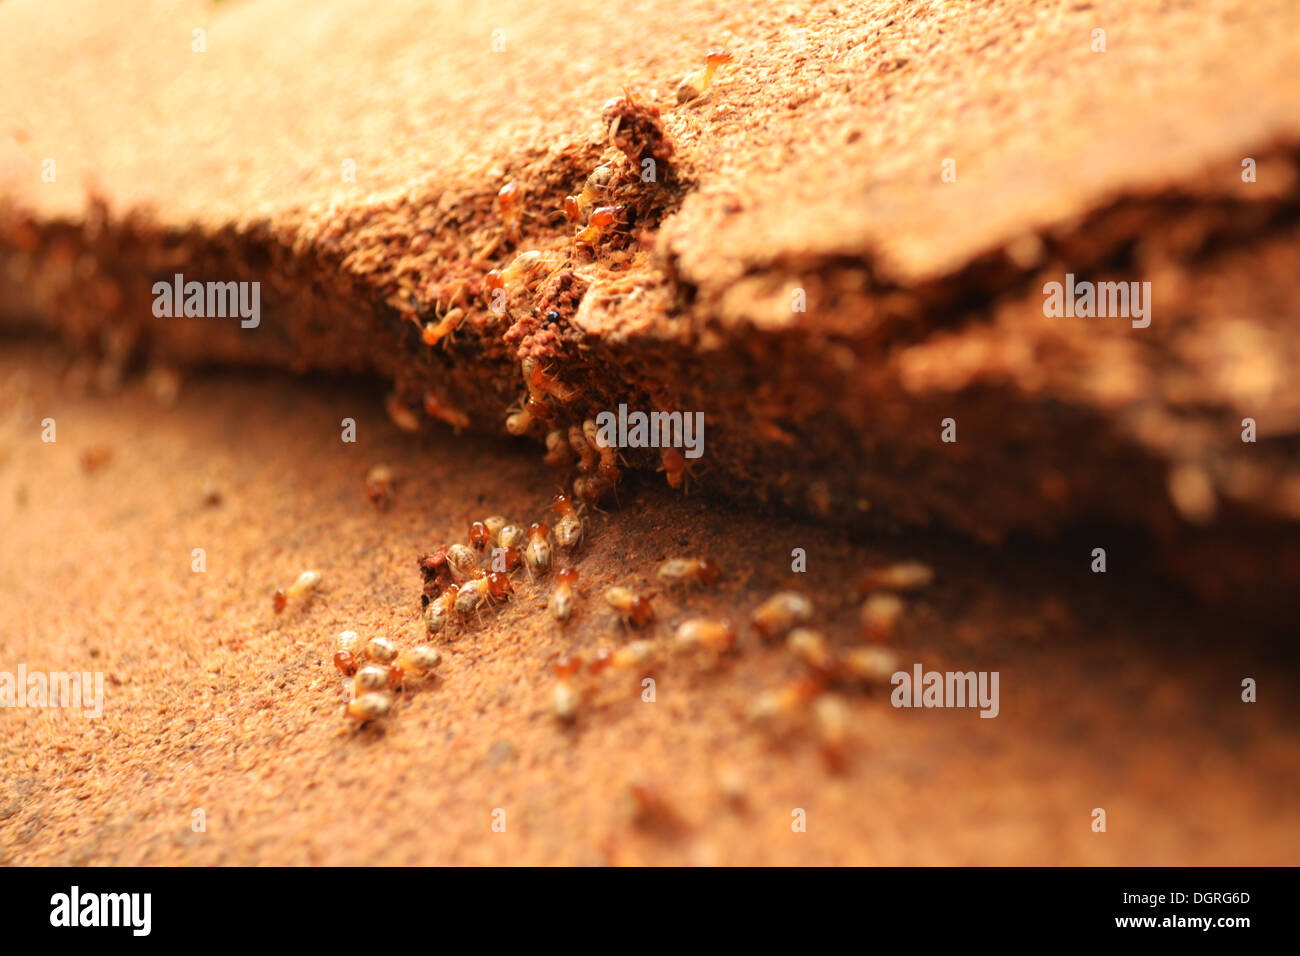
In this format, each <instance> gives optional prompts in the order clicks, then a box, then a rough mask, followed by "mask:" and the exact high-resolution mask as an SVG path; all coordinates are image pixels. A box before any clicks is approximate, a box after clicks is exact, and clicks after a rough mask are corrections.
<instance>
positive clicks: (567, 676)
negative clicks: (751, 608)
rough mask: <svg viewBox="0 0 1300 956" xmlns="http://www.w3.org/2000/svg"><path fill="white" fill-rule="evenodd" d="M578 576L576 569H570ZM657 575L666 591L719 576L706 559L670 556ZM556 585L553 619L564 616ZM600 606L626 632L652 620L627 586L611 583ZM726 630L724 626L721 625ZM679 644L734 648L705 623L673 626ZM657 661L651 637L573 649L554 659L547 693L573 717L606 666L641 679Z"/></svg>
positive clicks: (649, 606)
mask: <svg viewBox="0 0 1300 956" xmlns="http://www.w3.org/2000/svg"><path fill="white" fill-rule="evenodd" d="M570 573H571V574H572V575H573V579H574V580H575V581H576V580H577V572H576V571H571V572H570ZM656 578H657V579H658V581H659V583H660V585H661V586H662V587H663V588H665V589H672V588H680V589H683V590H687V589H690V588H694V587H702V586H707V585H710V584H713V583H714V582H715V581H716V580H717V579H718V567H717V564H716V563H715V562H714V561H712V560H711V559H709V558H670V559H669V560H667V561H664V562H663V563H662V564H660V565H659V568H658V570H657V572H656ZM561 595H562V592H561V585H559V584H557V587H556V595H555V597H554V598H553V599H552V607H553V608H554V609H555V614H556V616H557V617H560V618H561V619H563V617H565V616H567V613H568V612H567V611H566V610H565V607H566V605H565V603H564V601H563V599H562V597H561ZM604 599H605V604H606V605H608V606H609V608H610V609H611V610H612V611H613V612H614V616H615V618H616V619H617V620H618V621H620V622H621V623H622V625H623V626H624V627H625V628H626V629H629V630H641V629H644V628H647V627H649V626H650V625H651V624H653V623H654V620H655V610H654V604H653V603H652V602H651V600H650V598H649V597H648V596H646V595H645V594H642V593H639V592H637V591H635V590H633V589H632V588H628V587H624V586H622V585H615V586H613V587H609V588H606V589H605V593H604ZM721 626H722V627H724V628H726V629H727V630H728V632H729V625H725V624H724V625H721ZM677 644H678V646H680V647H687V646H688V645H689V646H691V647H694V646H700V647H708V648H713V649H715V650H716V651H718V652H720V653H721V652H725V651H729V650H730V649H731V648H732V646H734V639H726V638H724V637H722V636H721V635H719V634H717V633H715V632H714V630H713V629H711V626H710V625H709V624H708V623H707V622H702V621H695V622H687V624H685V625H683V626H682V628H679V629H678V641H677ZM660 659H661V648H660V646H659V645H658V644H657V643H656V642H655V641H654V640H652V639H647V638H640V639H637V640H633V641H630V642H628V643H627V644H625V645H624V646H622V647H620V648H619V649H617V650H615V651H609V650H606V649H603V648H602V649H599V650H597V651H595V652H593V653H592V654H590V655H585V656H584V655H582V654H580V653H576V652H575V653H573V654H568V655H565V656H564V657H562V658H560V659H559V660H558V661H556V662H555V664H554V666H553V668H552V669H553V671H554V673H555V676H556V678H557V681H556V684H555V687H554V690H553V692H552V701H551V708H552V711H553V712H554V714H555V716H556V717H557V718H559V719H560V720H562V721H566V722H569V721H572V720H574V719H575V718H576V717H577V715H578V709H579V705H580V702H581V701H582V700H584V699H585V698H588V697H590V696H591V694H592V692H593V689H594V680H593V679H594V678H596V677H597V675H600V674H602V673H604V672H605V671H606V670H610V671H612V672H626V671H637V672H638V674H639V675H640V676H642V677H644V676H645V673H646V671H647V670H648V669H649V668H650V667H651V666H652V665H653V664H655V663H656V662H657V661H659V660H660Z"/></svg>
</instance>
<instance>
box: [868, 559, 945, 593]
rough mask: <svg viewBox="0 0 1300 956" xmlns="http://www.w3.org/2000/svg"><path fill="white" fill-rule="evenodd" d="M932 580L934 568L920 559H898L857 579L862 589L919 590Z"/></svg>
mask: <svg viewBox="0 0 1300 956" xmlns="http://www.w3.org/2000/svg"><path fill="white" fill-rule="evenodd" d="M933 580H934V568H932V567H930V566H929V565H928V564H922V563H921V562H920V561H900V562H899V563H897V564H891V565H888V566H887V567H883V568H876V569H874V570H871V571H867V572H866V573H865V574H863V575H862V577H861V578H859V580H858V586H859V587H860V588H861V589H862V590H863V591H919V590H920V589H921V588H924V587H926V586H927V585H929V584H930V582H931V581H933Z"/></svg>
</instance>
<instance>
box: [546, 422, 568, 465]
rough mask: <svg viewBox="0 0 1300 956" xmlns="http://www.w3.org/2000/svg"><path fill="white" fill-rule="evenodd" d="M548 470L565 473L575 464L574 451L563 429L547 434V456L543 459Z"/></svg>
mask: <svg viewBox="0 0 1300 956" xmlns="http://www.w3.org/2000/svg"><path fill="white" fill-rule="evenodd" d="M542 460H543V461H545V462H546V465H547V467H548V468H554V469H555V470H556V471H563V470H564V469H565V468H568V467H569V465H570V464H572V463H573V450H572V449H571V448H570V447H569V436H568V434H567V433H566V432H565V431H564V430H563V429H561V428H556V429H553V430H551V431H549V432H547V433H546V455H545V457H544V458H543V459H542Z"/></svg>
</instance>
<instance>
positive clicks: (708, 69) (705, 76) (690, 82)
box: [677, 50, 735, 103]
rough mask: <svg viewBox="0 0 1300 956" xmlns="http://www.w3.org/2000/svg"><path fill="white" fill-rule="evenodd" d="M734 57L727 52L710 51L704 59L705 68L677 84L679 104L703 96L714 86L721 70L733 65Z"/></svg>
mask: <svg viewBox="0 0 1300 956" xmlns="http://www.w3.org/2000/svg"><path fill="white" fill-rule="evenodd" d="M734 59H735V57H733V56H732V55H731V54H730V53H728V52H727V51H726V50H710V51H709V52H708V54H707V55H706V56H705V57H704V66H703V67H701V68H700V69H698V70H696V71H695V72H694V73H689V74H687V75H686V76H684V77H682V81H681V82H680V83H678V84H677V102H678V103H685V102H687V101H688V100H693V99H695V98H696V97H698V96H702V95H703V94H704V92H705V91H706V90H707V89H708V88H709V87H710V86H711V85H712V84H713V77H714V74H716V73H717V72H718V70H719V68H721V67H723V66H725V65H726V64H728V63H731V62H732V61H733V60H734Z"/></svg>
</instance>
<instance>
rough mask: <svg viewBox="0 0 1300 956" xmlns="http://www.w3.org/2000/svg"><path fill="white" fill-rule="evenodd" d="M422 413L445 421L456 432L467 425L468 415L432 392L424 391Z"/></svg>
mask: <svg viewBox="0 0 1300 956" xmlns="http://www.w3.org/2000/svg"><path fill="white" fill-rule="evenodd" d="M424 413H425V414H426V415H428V416H429V417H430V418H436V419H438V420H439V421H441V422H446V423H447V424H448V425H450V426H451V427H452V428H453V429H455V430H456V431H457V432H459V431H460V430H461V429H462V428H468V427H469V416H468V415H466V414H465V413H464V412H462V411H458V410H456V409H454V408H452V407H451V406H450V405H448V404H447V403H446V402H444V401H443V400H442V399H441V398H439V397H438V396H437V395H435V394H434V393H433V392H425V393H424Z"/></svg>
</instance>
